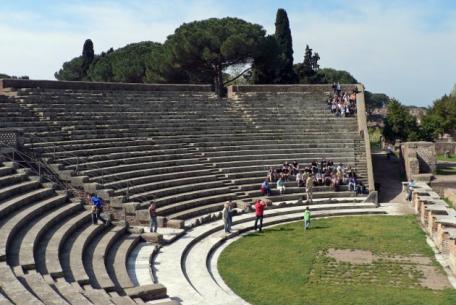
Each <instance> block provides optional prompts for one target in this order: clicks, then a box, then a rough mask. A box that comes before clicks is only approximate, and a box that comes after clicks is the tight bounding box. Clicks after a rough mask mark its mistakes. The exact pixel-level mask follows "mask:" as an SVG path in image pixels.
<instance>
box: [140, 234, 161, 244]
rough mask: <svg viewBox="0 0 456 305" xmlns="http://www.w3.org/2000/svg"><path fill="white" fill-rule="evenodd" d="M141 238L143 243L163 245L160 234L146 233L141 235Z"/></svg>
mask: <svg viewBox="0 0 456 305" xmlns="http://www.w3.org/2000/svg"><path fill="white" fill-rule="evenodd" d="M141 237H142V238H143V239H144V240H145V241H147V242H150V243H154V244H162V243H163V235H161V234H160V233H150V232H146V233H142V234H141Z"/></svg>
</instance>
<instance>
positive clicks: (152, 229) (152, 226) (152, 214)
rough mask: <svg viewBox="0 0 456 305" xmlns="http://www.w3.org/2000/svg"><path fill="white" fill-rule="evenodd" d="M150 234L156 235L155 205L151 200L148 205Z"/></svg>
mask: <svg viewBox="0 0 456 305" xmlns="http://www.w3.org/2000/svg"><path fill="white" fill-rule="evenodd" d="M149 217H150V232H153V233H157V227H158V223H157V205H156V204H155V202H154V201H153V200H152V201H151V202H150V205H149Z"/></svg>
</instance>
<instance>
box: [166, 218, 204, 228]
mask: <svg viewBox="0 0 456 305" xmlns="http://www.w3.org/2000/svg"><path fill="white" fill-rule="evenodd" d="M209 217H210V216H209ZM166 226H167V227H169V228H175V229H183V228H184V221H183V220H181V219H170V220H168V222H167V223H166Z"/></svg>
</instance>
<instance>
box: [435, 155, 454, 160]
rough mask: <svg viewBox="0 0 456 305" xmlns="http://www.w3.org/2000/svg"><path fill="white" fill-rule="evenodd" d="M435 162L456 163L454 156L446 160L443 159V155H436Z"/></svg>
mask: <svg viewBox="0 0 456 305" xmlns="http://www.w3.org/2000/svg"><path fill="white" fill-rule="evenodd" d="M437 160H439V161H448V162H456V155H451V156H450V157H448V158H445V155H437Z"/></svg>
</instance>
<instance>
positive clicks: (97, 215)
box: [90, 193, 106, 225]
mask: <svg viewBox="0 0 456 305" xmlns="http://www.w3.org/2000/svg"><path fill="white" fill-rule="evenodd" d="M90 200H91V202H92V224H94V225H96V224H97V223H98V220H100V221H101V222H102V223H103V224H106V220H104V219H103V218H102V217H101V213H102V212H103V200H102V199H101V198H100V197H98V195H97V194H95V193H93V194H92V197H91V199H90Z"/></svg>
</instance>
